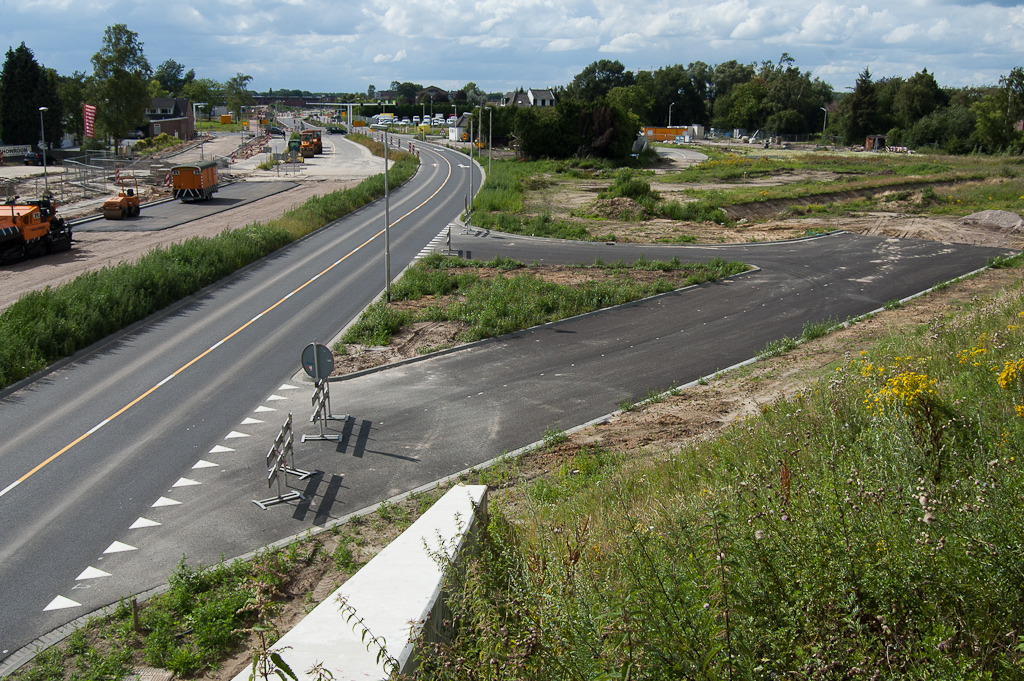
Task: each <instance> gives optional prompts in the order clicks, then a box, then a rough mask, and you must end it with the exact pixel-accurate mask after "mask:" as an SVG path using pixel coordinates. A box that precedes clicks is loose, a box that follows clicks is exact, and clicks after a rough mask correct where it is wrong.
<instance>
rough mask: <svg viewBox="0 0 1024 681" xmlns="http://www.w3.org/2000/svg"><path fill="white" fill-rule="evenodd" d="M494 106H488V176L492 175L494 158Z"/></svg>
mask: <svg viewBox="0 0 1024 681" xmlns="http://www.w3.org/2000/svg"><path fill="white" fill-rule="evenodd" d="M493 129H494V107H493V106H489V107H487V177H490V176H491V165H492V161H493V160H494V147H493V146H491V141H492V140H493V139H494V133H493V132H492V130H493Z"/></svg>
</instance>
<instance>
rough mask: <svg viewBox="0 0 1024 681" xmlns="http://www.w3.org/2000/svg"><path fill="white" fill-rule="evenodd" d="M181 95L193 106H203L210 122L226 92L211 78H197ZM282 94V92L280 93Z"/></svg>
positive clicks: (202, 110)
mask: <svg viewBox="0 0 1024 681" xmlns="http://www.w3.org/2000/svg"><path fill="white" fill-rule="evenodd" d="M181 94H182V96H184V97H188V99H189V101H190V102H192V103H193V104H203V105H205V106H202V107H200V108H199V110H200V111H201V112H205V113H206V120H210V112H211V111H212V110H213V107H214V106H216V105H218V104H221V103H222V102H223V101H224V90H223V88H221V85H220V83H218V82H217V81H215V80H213V79H211V78H197V79H195V80H193V81H192V82H191V83H188V84H186V85H184V86H183V87H182V88H181ZM278 94H280V92H279V93H278Z"/></svg>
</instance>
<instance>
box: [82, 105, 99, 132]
mask: <svg viewBox="0 0 1024 681" xmlns="http://www.w3.org/2000/svg"><path fill="white" fill-rule="evenodd" d="M82 107H83V110H84V118H85V136H86V137H88V138H90V139H92V138H94V137H95V136H96V107H94V106H93V105H92V104H83V105H82Z"/></svg>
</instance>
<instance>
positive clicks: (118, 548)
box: [103, 541, 136, 555]
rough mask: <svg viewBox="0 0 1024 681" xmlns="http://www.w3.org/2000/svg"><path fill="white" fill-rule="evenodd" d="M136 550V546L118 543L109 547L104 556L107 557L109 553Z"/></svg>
mask: <svg viewBox="0 0 1024 681" xmlns="http://www.w3.org/2000/svg"><path fill="white" fill-rule="evenodd" d="M135 550H136V548H135V547H134V546H129V545H128V544H122V543H121V542H119V541H116V542H114V543H113V544H111V545H110V546H108V547H107V550H106V551H104V552H103V555H106V554H108V553H124V552H125V551H135Z"/></svg>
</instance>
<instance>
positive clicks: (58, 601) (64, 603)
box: [43, 596, 82, 612]
mask: <svg viewBox="0 0 1024 681" xmlns="http://www.w3.org/2000/svg"><path fill="white" fill-rule="evenodd" d="M81 606H82V604H81V603H79V602H78V601H73V600H71V599H70V598H65V597H64V596H57V597H56V598H54V599H53V600H52V601H50V604H49V605H48V606H46V607H45V608H43V612H46V611H47V610H63V609H64V608H79V607H81Z"/></svg>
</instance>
